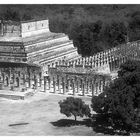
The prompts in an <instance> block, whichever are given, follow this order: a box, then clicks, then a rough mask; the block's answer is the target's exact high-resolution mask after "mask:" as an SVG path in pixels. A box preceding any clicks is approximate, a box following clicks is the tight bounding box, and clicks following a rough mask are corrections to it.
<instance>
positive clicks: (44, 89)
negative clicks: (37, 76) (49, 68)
mask: <svg viewBox="0 0 140 140" xmlns="http://www.w3.org/2000/svg"><path fill="white" fill-rule="evenodd" d="M46 80H47V79H46V77H45V76H44V92H46Z"/></svg>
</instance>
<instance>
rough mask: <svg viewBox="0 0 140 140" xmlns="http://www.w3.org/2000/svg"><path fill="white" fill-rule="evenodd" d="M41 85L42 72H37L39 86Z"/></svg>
mask: <svg viewBox="0 0 140 140" xmlns="http://www.w3.org/2000/svg"><path fill="white" fill-rule="evenodd" d="M41 85H42V73H41V72H40V73H39V87H41Z"/></svg>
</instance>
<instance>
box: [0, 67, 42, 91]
mask: <svg viewBox="0 0 140 140" xmlns="http://www.w3.org/2000/svg"><path fill="white" fill-rule="evenodd" d="M0 82H1V84H2V85H3V87H9V88H11V87H14V88H19V89H20V88H25V89H26V88H32V87H33V85H34V88H35V89H37V88H38V87H41V85H42V74H41V72H39V73H35V72H32V71H31V68H27V69H26V70H25V71H23V70H22V69H18V68H17V69H16V68H15V69H13V70H12V69H11V68H6V69H4V68H1V69H0Z"/></svg>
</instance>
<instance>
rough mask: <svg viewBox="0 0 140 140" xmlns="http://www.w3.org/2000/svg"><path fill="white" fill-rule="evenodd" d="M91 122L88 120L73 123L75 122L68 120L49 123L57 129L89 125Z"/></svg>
mask: <svg viewBox="0 0 140 140" xmlns="http://www.w3.org/2000/svg"><path fill="white" fill-rule="evenodd" d="M90 123H91V121H90V119H85V120H83V121H75V120H70V119H61V120H58V121H56V122H51V124H52V125H54V126H57V127H70V126H75V125H86V126H88V125H90Z"/></svg>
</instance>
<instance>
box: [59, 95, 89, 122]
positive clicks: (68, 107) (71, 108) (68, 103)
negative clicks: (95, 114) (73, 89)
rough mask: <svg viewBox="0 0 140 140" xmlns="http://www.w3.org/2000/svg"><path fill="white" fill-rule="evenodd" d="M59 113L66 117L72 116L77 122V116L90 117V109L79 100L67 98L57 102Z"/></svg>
mask: <svg viewBox="0 0 140 140" xmlns="http://www.w3.org/2000/svg"><path fill="white" fill-rule="evenodd" d="M59 106H60V112H61V113H62V114H65V115H66V116H67V117H71V116H72V115H73V116H74V118H75V121H76V120H77V116H80V117H83V116H86V117H90V108H89V106H88V105H86V104H85V102H84V101H82V100H81V99H79V98H74V97H67V98H66V99H65V100H63V101H60V102H59Z"/></svg>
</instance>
